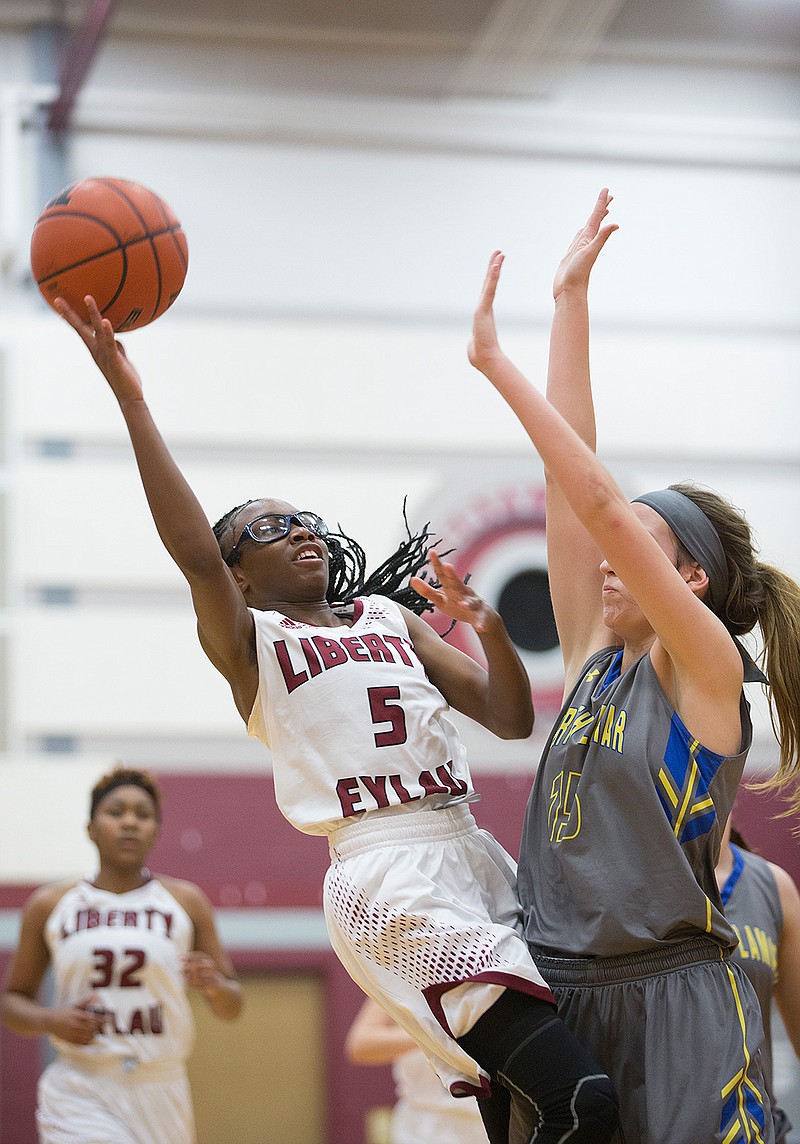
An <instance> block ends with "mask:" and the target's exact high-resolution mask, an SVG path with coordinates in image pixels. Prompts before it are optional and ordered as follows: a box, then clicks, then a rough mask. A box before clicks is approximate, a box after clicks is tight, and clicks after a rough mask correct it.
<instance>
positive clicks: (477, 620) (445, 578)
mask: <svg viewBox="0 0 800 1144" xmlns="http://www.w3.org/2000/svg"><path fill="white" fill-rule="evenodd" d="M428 560H429V561H430V564H431V567H432V569H433V573H434V575H435V577H436V579H437V580H438V581H439V586H438V587H435V586H434V585H433V584H431V583H429V582H428V581H427V580H423V579H422V578H421V577H420V576H412V577H411V580H410V581H409V583H410V584H411V587H412V588H413V589H414V591H415V592H417V593H419V595H420V596H424V597H425V599H426V600H429V601H430V602H431V603H432V604H433V605H435V607H437V608H438V609H439V611H441V612H444V614H445V615H446V616H449V617H450V619H451V620H462V621H463V622H464V623H466V624H471V625H472V627H473V628H474V629H475V631H476V632H482V631H484V630H485V628H486V625H487V623H488V622H489V619H490V618H491V616H492V615H493V614H494V613H493V610H492V609H491V608H490V607H489V605H488V604H487V603H486V601H485V600H482V599H481V598H480V596H478V595H477V594H476V593H475V592H473V590H472V589H471V588H470V587H469V585H468V584H465V583H464V581H463V580H462V579H461V577H460V576H459V575H458V573H457V572H456V570H455V568H454V567H453V565H452V564H445V563H444V562H443V561H442V560H440V559H439V557H438V556H437V555H436V553H435V552H434V551H432V550H431V551H430V552H429V553H428Z"/></svg>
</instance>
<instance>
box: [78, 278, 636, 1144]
mask: <svg viewBox="0 0 800 1144" xmlns="http://www.w3.org/2000/svg"><path fill="white" fill-rule="evenodd" d="M87 304H88V311H89V321H88V322H85V321H83V320H82V319H81V318H80V317H79V315H77V314H76V313H75V312H74V311H73V310H71V309H70V308H69V307H68V306H67V305H66V304H65V303H63V302H57V305H58V307H59V309H60V312H61V313H62V315H63V316H64V318H65V319H66V320H67V321H68V322H69V323H70V325H72V326H73V327H74V328H75V330H76V331H77V332H78V334H79V335H80V337H81V338H82V340H83V341H84V343H85V344H86V346H87V348H88V349H89V351H90V352H91V354H92V357H93V358H94V360H95V362H96V363H97V365H98V367H99V368H100V369H101V371H102V372H103V375H104V376H105V378H106V380H107V381H108V382H109V385H110V386H111V389H112V390H113V392H114V395H115V396H116V398H117V400H118V402H119V405H120V408H121V411H122V413H123V415H124V417H125V421H126V424H127V428H128V432H129V434H130V439H131V443H132V445H133V448H134V452H135V455H136V460H137V463H138V465H139V471H140V475H141V478H142V481H143V484H144V487H145V491H146V494H147V498H148V503H149V505H150V508H151V510H152V513H153V517H154V520H155V523H156V526H157V529H158V532H159V535H160V537H161V539H162V540H163V542H164V544H165V546H166V548H167V550H168V552H169V553H170V555H171V556H172V558H173V559H174V560H175V562H176V564H177V565H178V567H179V568H180V569H181V572H182V573H183V574H184V576H185V577H186V580H187V582H188V583H189V586H190V588H191V592H192V602H193V605H194V609H195V613H196V617H197V630H198V635H199V638H200V643H201V645H202V647H203V650H204V651H205V653H206V654H207V656H208V657H209V659H210V660H211V662H212V663H213V664H214V666H215V667H216V668H217V669H218V670H219V671H220V672H221V673H222V675H223V676H224V677H225V678H226V680H227V681H228V683H229V684H230V687H231V691H232V695H233V699H234V702H235V704H236V708H237V710H238V711H239V714H240V715H241V717H242V719H243V721H244V722H245V724H247V725H248V727H249V729H250V731H251V733H252V734H254V735H257V736H258V737H259V738H261V739H262V740H263V741H264V742H265V743H266V744H267V745H268V746H269V748H270V750H271V751H272V761H273V769H274V773H275V786H276V792H277V795H278V800H279V804H280V807H281V809H282V811H283V813H284V814H285V815H286V816H287V818H289V820H290V821H291V822H292V823H293V824H294V825H295V826H297V827H298V829H301V830H304V831H307V832H308V833H310V834H318V835H322V836H324V837H326V838H327V840H328V846H329V852H330V855H331V866H330V869H329V871H328V875H327V877H326V880H325V890H324V906H325V918H326V923H327V926H328V934H329V937H330V939H331V944H332V946H333V948H334V950H335V952H336V953H337V955H338V957H339V959H340V960H341V961H342V964H343V965H344V967H345V969H346V970H347V971H348V973H350V975H351V976H352V977H353V978H354V979H355V980H356V981H357V982H358V984H359V985H360V986H361V987H362V989H363V990H364V992H365V993H367V994H368V995H369V996H371V997H372V998H373V999H374V1000H376V1001H378V1002H379V1003H380V1004H382V1005H383V1006H384V1008H385V1009H387V1011H388V1012H389V1013H390V1014H391V1015H392V1016H393V1017H394V1019H395V1020H396V1021H397V1022H398V1023H400V1024H401V1025H402V1026H403V1028H405V1029H406V1030H407V1032H408V1033H409V1034H410V1035H411V1037H412V1038H413V1039H414V1041H415V1042H416V1043H417V1044H418V1045H419V1047H420V1048H421V1049H422V1051H423V1052H424V1053H425V1055H426V1056H427V1057H428V1059H429V1061H430V1062H431V1064H432V1065H433V1067H434V1069H435V1071H436V1072H437V1073H438V1075H439V1078H440V1080H441V1081H442V1082H443V1083H444V1084H445V1085H446V1087H448V1088H449V1089H450V1091H451V1092H452V1093H453V1094H454V1095H458V1096H464V1095H477V1096H479V1097H480V1098H482V1099H481V1101H480V1104H481V1109H482V1112H481V1114H482V1116H483V1118H484V1123H485V1124H486V1126H487V1133H488V1135H489V1136H490V1139H491V1141H492V1144H528V1142H529V1141H530V1140H532V1139H534V1138H535V1140H536V1142H537V1144H561V1142H566V1141H569V1142H570V1144H607V1142H608V1141H610V1140H611V1137H612V1134H613V1132H614V1130H615V1127H616V1124H617V1119H618V1118H617V1103H616V1097H615V1095H614V1092H613V1086H612V1085H611V1083H610V1081H609V1079H608V1077H607V1076H606V1075H605V1074H604V1073H603V1071H602V1070H601V1069H599V1068H598V1066H597V1064H596V1063H595V1062H594V1060H592V1059H591V1057H590V1055H589V1054H588V1053H587V1052H586V1050H585V1049H584V1048H583V1047H582V1046H581V1045H580V1044H579V1042H578V1041H577V1040H576V1038H575V1037H574V1035H573V1034H572V1033H571V1032H570V1031H569V1029H568V1028H567V1026H566V1025H565V1024H564V1022H563V1021H562V1020H560V1018H559V1017H558V1015H557V1013H556V1007H555V1001H554V998H553V995H552V993H551V991H550V989H549V988H548V986H547V985H546V983H545V982H544V980H543V979H542V976H541V974H540V972H539V970H538V969H537V968H536V965H535V964H534V962H533V960H532V958H531V955H530V952H529V950H528V947H527V944H526V942H525V940H524V937H523V935H522V932H521V924H520V911H519V902H518V899H517V896H516V893H515V880H516V879H515V869H514V864H513V862H511V860H510V859H509V857H508V855H507V854H506V853H505V852H504V851H503V849H502V847H500V845H499V844H498V843H497V842H496V841H495V839H494V838H492V837H491V835H489V834H487V832H485V831H481V830H479V828H478V825H477V823H476V822H475V820H474V818H473V817H472V815H471V813H470V811H469V807H468V805H467V804H468V803H469V802H470V801H472V799H473V797H474V792H473V789H472V781H471V778H470V775H469V769H468V766H467V761H466V756H465V753H464V750H463V747H462V746H461V744H460V742H459V740H458V736H457V734H456V732H455V727H454V726H453V725H452V724H451V723H450V721H449V719H448V718H447V711H448V707H449V706H453V707H455V708H457V709H458V710H460V711H461V712H462V713H463V714H465V715H467V716H469V717H470V718H473V719H475V720H476V721H478V722H480V723H481V724H482V725H483V726H484V727H486V728H487V729H488V730H490V731H492V732H494V733H495V734H497V735H499V736H501V737H504V738H522V737H525V736H526V735H528V734H529V733H530V730H531V727H532V723H533V707H532V701H531V688H530V681H529V680H528V677H527V675H526V672H525V669H524V667H523V665H522V662H521V660H520V658H519V655H518V654H517V651H516V649H515V648H514V645H513V644H512V642H511V640H510V638H509V636H508V633H507V631H506V629H505V625H504V624H503V621H502V619H501V618H500V616H499V614H498V613H497V612H496V611H495V610H494V609H493V608H491V607H489V605H488V604H486V602H485V601H483V600H481V599H480V598H479V597H478V596H476V595H475V593H474V592H473V591H472V589H471V588H470V587H468V586H467V585H466V584H465V583H464V582H463V581H461V580H460V579H459V577H458V576H457V575H456V573H455V570H454V569H453V568H452V567H449V566H448V565H445V564H443V563H441V562H440V561H438V559H437V557H436V555H435V553H431V554H430V561H431V566H432V568H433V570H434V573H435V575H436V577H437V581H436V582H435V583H434V582H427V581H425V580H423V579H421V578H419V577H417V578H412V579H411V581H410V583H407V581H408V578H409V574H410V573H411V572H418V571H419V570H420V568H421V567H422V566H423V565H424V564H425V562H426V553H425V542H426V540H427V535H428V534H427V532H426V531H423V533H422V534H421V535H420V536H416V537H414V536H412V535H409V538H408V541H407V542H404V543H403V544H401V546H400V548H399V549H398V550H397V552H396V553H395V554H394V555H393V556H392V557H390V558H389V560H388V561H386V562H384V564H383V565H382V566H381V568H379V569H378V571H377V572H376V573H375V574H373V576H372V577H370V578H369V579H368V580H367V579H366V578H365V576H364V571H365V568H364V561H363V557H364V554H363V551H362V550H361V549H360V548H359V546H358V545H356V544H355V542H353V541H350V540H349V539H348V538H347V537H344V536H341V535H339V536H336V535H334V534H332V533H331V532H330V530H329V529H328V527H327V525H326V524H325V522H324V521H323V520H322V519H321V518H320V517H319V516H318V515H317V514H316V513H313V512H308V511H298V509H297V508H296V507H295V506H294V505H291V504H288V503H286V502H285V501H281V500H274V499H271V498H270V499H267V498H263V499H259V500H256V501H248V502H247V503H245V504H243V505H239V506H237V507H236V508H234V509H232V510H231V511H230V512H229V513H227V514H226V515H225V516H224V517H223V518H222V519H221V520H220V521H218V522H217V524H216V525H215V526H214V527H213V528H212V526H211V524H210V523H209V521H208V519H207V517H206V515H205V513H204V511H203V509H202V507H201V505H200V503H199V502H198V500H197V498H196V497H195V495H194V493H193V492H192V490H191V489H190V487H189V486H188V484H187V482H186V481H185V479H184V478H183V476H182V474H181V473H180V472H179V470H178V468H177V466H176V465H175V462H174V460H173V458H172V456H171V455H170V453H169V451H168V449H167V447H166V445H165V443H164V441H163V440H162V438H161V436H160V434H159V432H158V430H157V428H156V426H155V424H154V422H153V419H152V417H151V415H150V411H149V409H148V408H147V405H146V403H145V400H144V395H143V392H142V385H141V381H140V379H139V376H138V374H137V373H136V371H135V370H134V368H133V366H132V365H131V364H130V363H129V362H128V361H127V358H126V356H125V353H124V351H123V350H122V347H121V346H120V345H119V344H118V343H117V342H116V340H115V338H114V332H113V330H112V328H111V325H110V323H109V322H108V321H104V320H103V319H102V317H101V315H100V312H99V310H98V308H97V306H96V305H95V303H94V301H93V300H92V299H87ZM388 597H391V599H390V598H388ZM398 597H399V599H398ZM398 604H400V606H398ZM430 604H436V605H437V606H438V607H440V608H441V609H442V610H443V611H444V612H445V614H447V615H448V616H450V618H451V619H453V620H462V621H464V622H466V623H469V624H471V625H472V627H473V628H474V630H475V631H476V633H477V634H478V636H479V639H480V642H481V646H482V648H483V651H484V653H485V656H486V666H485V667H484V666H482V665H480V664H478V663H477V662H476V661H475V660H473V659H471V658H470V657H469V656H466V655H464V654H463V653H461V652H460V651H458V650H457V649H456V648H453V647H451V646H449V645H448V644H447V643H445V641H444V640H442V639H440V637H439V636H438V635H437V634H436V632H435V631H434V630H433V628H431V627H430V626H429V625H428V624H426V623H425V622H424V621H423V620H422V619H421V618H420V616H419V615H418V614H417V611H420V610H423V609H424V608H427V607H429V606H430ZM402 605H410V607H408V606H402ZM517 1106H519V1109H518V1107H517ZM520 1110H521V1111H520ZM529 1120H530V1128H528V1121H529Z"/></svg>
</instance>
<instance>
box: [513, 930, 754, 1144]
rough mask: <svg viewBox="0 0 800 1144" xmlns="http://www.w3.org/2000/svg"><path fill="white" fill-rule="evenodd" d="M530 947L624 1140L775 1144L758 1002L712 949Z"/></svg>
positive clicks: (701, 941) (693, 945)
mask: <svg viewBox="0 0 800 1144" xmlns="http://www.w3.org/2000/svg"><path fill="white" fill-rule="evenodd" d="M531 952H532V953H533V957H534V960H535V962H536V964H537V965H538V966H539V969H540V970H541V973H542V976H543V977H544V979H545V981H547V983H548V985H549V986H550V988H551V989H552V991H553V994H554V995H555V998H556V1001H557V1002H558V1011H559V1014H560V1015H561V1017H562V1018H563V1019H564V1021H565V1022H566V1024H567V1025H568V1026H569V1028H570V1029H571V1030H572V1032H573V1033H574V1034H575V1035H576V1037H578V1039H579V1040H580V1041H581V1042H582V1043H583V1045H584V1046H585V1048H587V1049H588V1051H589V1052H590V1053H591V1054H592V1055H593V1056H594V1058H595V1060H596V1061H597V1062H598V1064H599V1065H600V1066H601V1068H603V1069H604V1070H605V1071H606V1072H607V1073H608V1075H609V1076H610V1077H611V1080H612V1081H613V1083H614V1087H615V1088H616V1090H617V1095H618V1097H619V1102H620V1124H621V1132H620V1136H619V1140H620V1144H774V1130H773V1125H772V1116H771V1113H770V1102H769V1098H768V1096H767V1093H766V1087H765V1084H764V1077H763V1075H762V1070H761V1043H762V1041H763V1038H764V1031H763V1027H762V1023H761V1011H760V1009H759V1005H758V1000H757V998H756V994H755V992H754V990H753V988H752V986H751V984H750V982H749V981H748V980H747V978H746V977H745V975H744V973H743V972H742V970H741V969H740V968H739V966H738V965H735V964H734V963H732V962H731V961H730V960H729V959H728V958H727V957H726V956H724V954H723V952H722V951H721V950H720V948H719V946H718V945H716V944H715V943H714V942H712V941H710V940H709V939H707V938H705V937H699V938H693V939H691V940H689V941H684V942H679V943H676V944H674V945H671V946H668V947H665V948H658V949H655V950H652V951H646V952H642V953H638V954H630V955H626V956H621V957H600V958H562V957H551V956H547V955H545V953H544V951H537V949H536V948H535V947H533V948H532V950H531Z"/></svg>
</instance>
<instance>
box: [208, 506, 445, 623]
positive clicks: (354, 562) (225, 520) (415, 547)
mask: <svg viewBox="0 0 800 1144" xmlns="http://www.w3.org/2000/svg"><path fill="white" fill-rule="evenodd" d="M253 503H254V501H252V500H249V501H245V502H244V503H243V504H240V505H237V506H236V508H232V509H231V510H230V511H229V512H226V513H225V515H224V516H222V517H220V519H219V520H218V521H217V523H216V524H215V525H214V535H215V536H216V538H217V543H218V544H219V546H220V551H221V552H222V554H223V556H224V555H225V541H226V534H227V532H228V528H229V525H230V523H231V521H232V520H233V518H234V517H235V516H236V515H237V513H238V512H239V511H240V510H241V509H243V508H246V507H247V505H249V504H253ZM403 523H404V524H405V529H406V537H405V539H404V540H402V541H401V542H400V544H399V545H398V546H397V548H396V549H395V551H394V552H393V553H392V554H391V556H388V557H387V558H386V559H385V560H384V561H383V563H382V564H380V565H379V566H378V567H377V568H376V569H375V570H374V571H373V572H371V573H369V575H367V557H366V553H365V552H364V549H363V548H362V547H361V545H360V544H359V543H358V541H357V540H354V539H353V537H352V536H348V535H347V534H346V533H345V532H342V531H341V527H342V526H341V524H340V525H339V530H340V531H339V532H329V533H328V535H327V536H326V537H324V538H322V539H323V540H324V543H325V544H326V546H327V548H328V590H327V593H326V599H327V601H328V603H329V604H330V605H331V606H332V607H333V606H334V605H342V604H348V603H351V602H352V601H353V600H354V599H355V598H356V597H357V596H388V598H389V599H390V600H394V601H395V603H398V604H402V605H403V606H404V607H406V608H408V609H409V611H412V612H414V613H415V614H416V615H418V616H419V615H422V613H423V612H429V611H433V604H431V603H430V601H429V600H426V599H425V597H424V596H420V594H419V593H418V592H415V591H414V589H413V588H412V587H411V585H410V584H409V583H408V580H409V578H410V577H411V576H417V575H419V576H420V577H421V579H423V580H425V579H428V576H427V575H426V573H425V571H423V569H424V568H425V565H426V563H427V559H428V552H429V551H430V549H432V548H436V546H437V545H438V544H440V543H441V540H440V539H437V540H434V539H433V533H432V532H431V531H430V521H428V523H427V524H425V525H423V527H422V528H421V529H420V530H419V531H418V532H412V531H411V528H410V526H409V523H408V516H407V514H406V501H405V500H404V501H403ZM448 551H450V550H448ZM439 555H441V556H447V555H448V552H441V553H440V554H439ZM431 582H432V583H435V581H433V580H431Z"/></svg>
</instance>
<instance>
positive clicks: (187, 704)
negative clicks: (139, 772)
mask: <svg viewBox="0 0 800 1144" xmlns="http://www.w3.org/2000/svg"><path fill="white" fill-rule="evenodd" d="M19 636H20V639H19V643H18V660H17V672H16V680H15V688H16V692H17V701H18V703H17V706H18V710H19V713H20V718H21V720H22V721H23V723H24V725H25V727H26V728H27V732H28V734H29V735H30V736H38V735H61V734H65V735H74V736H81V735H89V736H96V735H101V736H107V735H109V734H118V735H120V736H122V735H130V734H132V733H133V734H144V735H145V736H159V735H164V734H167V735H188V736H194V735H198V736H201V735H203V734H220V733H234V732H236V731H238V729H239V727H240V726H242V724H241V720H240V719H239V716H238V715H237V713H236V709H235V707H234V706H233V701H232V699H231V698H230V689H229V688H228V685H227V683H226V682H225V680H224V679H223V678H222V676H221V675H219V674H218V672H217V671H216V670H215V669H214V668H213V667H212V666H211V664H210V663H209V662H208V661H207V660H206V658H205V656H204V655H203V654H202V652H201V651H200V650H199V648H198V644H197V635H196V632H195V626H194V615H193V614H192V611H191V607H187V609H186V613H185V614H182V615H176V614H174V613H172V612H171V611H169V610H164V609H153V610H151V611H146V610H143V609H135V610H124V609H117V610H113V609H93V610H92V611H82V610H79V609H66V610H60V609H54V608H50V609H47V610H45V611H35V610H30V611H28V612H26V614H25V615H24V618H22V620H21V623H20V626H19Z"/></svg>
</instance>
